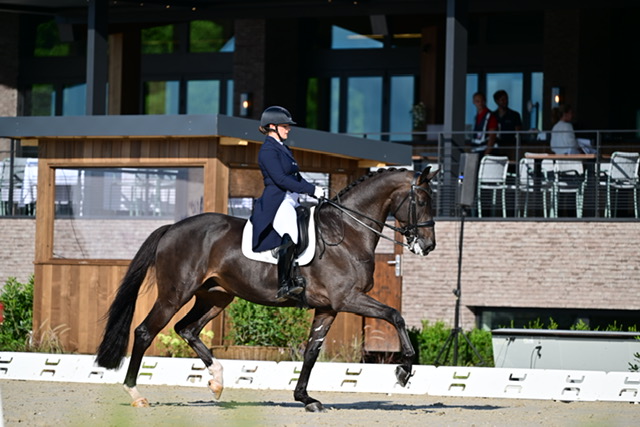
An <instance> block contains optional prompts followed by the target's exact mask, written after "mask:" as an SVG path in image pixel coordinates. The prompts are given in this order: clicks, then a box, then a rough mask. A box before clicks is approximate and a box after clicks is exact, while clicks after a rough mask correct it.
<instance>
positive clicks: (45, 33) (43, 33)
mask: <svg viewBox="0 0 640 427" xmlns="http://www.w3.org/2000/svg"><path fill="white" fill-rule="evenodd" d="M70 53H71V43H63V42H61V41H60V32H59V31H58V24H57V23H56V21H55V20H53V19H52V20H50V21H47V22H43V23H41V24H38V27H37V28H36V41H35V48H34V51H33V54H34V56H69V54H70Z"/></svg>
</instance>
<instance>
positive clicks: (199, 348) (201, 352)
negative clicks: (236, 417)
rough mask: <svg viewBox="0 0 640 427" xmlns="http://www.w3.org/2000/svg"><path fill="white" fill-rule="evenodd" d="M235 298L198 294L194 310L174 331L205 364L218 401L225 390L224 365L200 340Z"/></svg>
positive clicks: (223, 294)
mask: <svg viewBox="0 0 640 427" xmlns="http://www.w3.org/2000/svg"><path fill="white" fill-rule="evenodd" d="M233 298H234V297H233V296H232V295H229V294H227V293H224V292H206V293H205V292H203V293H198V294H196V302H195V304H194V305H193V308H192V309H191V310H190V311H189V313H187V315H186V316H185V317H184V318H182V319H181V320H180V321H179V322H178V323H176V325H175V327H174V329H175V331H176V333H178V335H180V336H181V337H182V338H184V339H185V341H187V343H188V344H189V346H190V347H191V348H192V349H193V351H195V352H196V354H197V355H198V357H199V358H200V359H201V360H202V361H203V362H204V365H205V366H206V367H207V369H208V370H209V373H210V374H211V376H212V377H213V379H211V380H210V381H209V389H210V390H211V391H212V392H213V395H214V397H215V398H216V399H219V398H220V395H221V394H222V390H223V388H224V384H223V380H222V365H221V364H220V362H218V360H217V359H216V358H215V357H213V355H212V354H211V351H210V350H209V349H208V348H207V346H206V345H205V344H204V343H203V342H202V340H201V339H200V331H202V328H204V326H205V325H206V324H207V323H209V322H210V321H211V320H212V319H213V318H215V317H216V316H217V315H218V314H220V312H222V310H224V308H225V307H226V306H227V305H229V303H230V302H231V301H233Z"/></svg>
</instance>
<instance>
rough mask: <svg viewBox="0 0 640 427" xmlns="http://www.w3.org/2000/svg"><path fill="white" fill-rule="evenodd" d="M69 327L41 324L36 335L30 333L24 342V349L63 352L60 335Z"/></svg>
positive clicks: (40, 351)
mask: <svg viewBox="0 0 640 427" xmlns="http://www.w3.org/2000/svg"><path fill="white" fill-rule="evenodd" d="M69 329H70V328H68V327H67V326H66V325H59V326H56V327H55V328H53V329H52V328H45V327H44V325H43V326H42V327H41V328H40V332H39V333H38V334H37V335H36V336H34V335H30V337H29V339H28V340H27V342H26V344H25V348H24V351H29V352H34V353H54V354H60V353H64V352H65V351H64V345H62V341H61V340H60V336H61V335H62V334H64V333H65V332H67V331H69Z"/></svg>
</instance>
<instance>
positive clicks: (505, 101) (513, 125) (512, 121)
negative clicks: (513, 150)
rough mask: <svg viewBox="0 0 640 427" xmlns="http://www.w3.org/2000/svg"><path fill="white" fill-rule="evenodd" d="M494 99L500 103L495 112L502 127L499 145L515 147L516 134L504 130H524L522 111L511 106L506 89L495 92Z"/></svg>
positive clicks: (500, 127)
mask: <svg viewBox="0 0 640 427" xmlns="http://www.w3.org/2000/svg"><path fill="white" fill-rule="evenodd" d="M493 100H494V101H495V102H496V104H498V109H497V110H496V111H495V112H494V114H495V116H496V117H497V119H498V126H499V129H500V133H498V141H499V145H500V146H501V147H514V146H515V145H516V134H515V133H504V132H505V131H507V132H512V131H518V130H522V119H521V118H520V113H518V112H517V111H513V110H512V109H511V108H509V95H507V92H506V91H504V90H499V91H497V92H496V93H494V94H493Z"/></svg>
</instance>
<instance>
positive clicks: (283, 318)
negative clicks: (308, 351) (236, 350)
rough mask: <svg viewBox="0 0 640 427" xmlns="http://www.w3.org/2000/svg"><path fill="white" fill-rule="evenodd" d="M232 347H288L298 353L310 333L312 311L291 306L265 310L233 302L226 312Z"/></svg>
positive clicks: (238, 301)
mask: <svg viewBox="0 0 640 427" xmlns="http://www.w3.org/2000/svg"><path fill="white" fill-rule="evenodd" d="M227 313H228V315H229V319H230V321H231V331H230V332H229V335H228V336H227V337H225V338H226V339H228V340H230V341H231V342H232V343H233V344H235V345H256V346H275V347H287V348H289V349H291V350H292V351H299V349H300V348H301V347H302V346H303V345H304V342H305V341H306V339H307V336H308V334H309V325H310V322H311V312H310V311H308V310H302V309H299V308H294V307H267V306H263V305H258V304H254V303H252V302H249V301H245V300H243V299H239V298H238V299H236V300H235V301H234V302H233V303H231V305H230V306H229V308H228V309H227Z"/></svg>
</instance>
